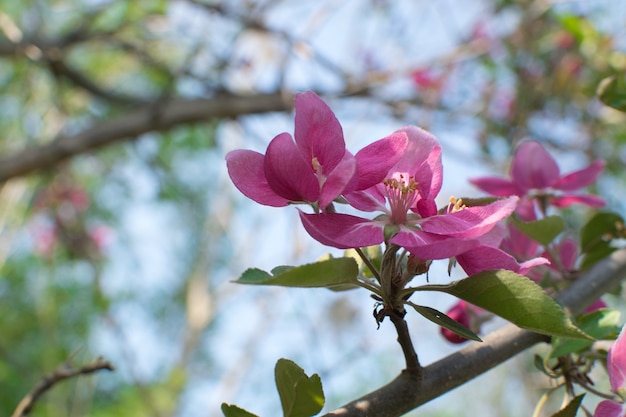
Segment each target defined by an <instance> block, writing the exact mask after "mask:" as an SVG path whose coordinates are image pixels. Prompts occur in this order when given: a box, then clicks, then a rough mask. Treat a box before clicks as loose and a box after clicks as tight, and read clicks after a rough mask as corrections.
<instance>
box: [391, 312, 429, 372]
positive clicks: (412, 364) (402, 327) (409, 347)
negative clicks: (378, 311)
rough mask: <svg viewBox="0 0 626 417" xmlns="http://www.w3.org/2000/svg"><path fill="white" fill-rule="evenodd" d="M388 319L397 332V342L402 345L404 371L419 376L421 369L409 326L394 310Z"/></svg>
mask: <svg viewBox="0 0 626 417" xmlns="http://www.w3.org/2000/svg"><path fill="white" fill-rule="evenodd" d="M389 319H390V320H391V322H392V323H393V325H394V326H395V327H396V332H397V333H398V343H399V344H400V346H401V347H402V353H403V354H404V360H405V361H406V371H407V372H408V373H410V374H412V375H417V376H419V374H420V371H421V369H422V367H421V365H420V362H419V359H418V358H417V353H415V348H414V347H413V342H412V341H411V335H409V327H408V326H407V324H406V320H404V318H403V317H401V316H400V315H399V314H397V313H396V312H395V311H394V312H392V313H391V314H389Z"/></svg>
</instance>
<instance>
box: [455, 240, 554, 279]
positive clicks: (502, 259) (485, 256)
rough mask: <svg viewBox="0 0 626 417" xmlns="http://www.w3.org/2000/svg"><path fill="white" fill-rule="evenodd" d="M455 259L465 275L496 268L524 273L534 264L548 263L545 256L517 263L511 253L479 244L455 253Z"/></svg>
mask: <svg viewBox="0 0 626 417" xmlns="http://www.w3.org/2000/svg"><path fill="white" fill-rule="evenodd" d="M456 260H457V262H458V263H459V265H461V267H462V268H463V270H464V271H465V272H466V273H467V275H474V274H477V273H479V272H482V271H493V270H498V269H508V270H509V271H513V272H517V273H518V274H521V275H524V274H525V273H526V272H528V270H529V269H530V268H532V267H534V266H537V265H545V264H548V263H550V262H549V261H548V260H547V259H545V258H534V259H531V260H529V261H526V262H523V263H521V264H519V263H518V262H517V261H516V260H515V258H513V257H512V256H511V255H509V254H508V253H506V252H504V251H503V250H501V249H498V248H495V247H492V246H479V247H477V248H474V249H471V250H469V251H467V252H464V253H462V254H460V255H457V257H456Z"/></svg>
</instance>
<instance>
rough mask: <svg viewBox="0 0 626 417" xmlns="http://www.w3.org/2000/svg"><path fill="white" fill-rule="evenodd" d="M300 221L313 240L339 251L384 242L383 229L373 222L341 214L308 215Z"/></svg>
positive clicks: (301, 212) (304, 215)
mask: <svg viewBox="0 0 626 417" xmlns="http://www.w3.org/2000/svg"><path fill="white" fill-rule="evenodd" d="M298 211H299V212H300V220H302V224H303V225H304V228H305V229H306V231H307V232H308V233H309V235H311V237H313V239H315V240H317V241H318V242H320V243H322V244H324V245H326V246H332V247H335V248H339V249H349V248H361V247H365V246H372V245H378V244H380V243H382V242H383V240H384V237H383V228H382V226H381V225H378V224H376V223H374V222H373V221H371V220H368V219H363V218H361V217H356V216H351V215H349V214H340V213H321V214H307V213H304V212H303V211H301V210H298Z"/></svg>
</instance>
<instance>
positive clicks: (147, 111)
mask: <svg viewBox="0 0 626 417" xmlns="http://www.w3.org/2000/svg"><path fill="white" fill-rule="evenodd" d="M291 103H292V98H291V97H286V96H284V95H281V94H280V93H274V94H259V95H255V96H247V97H243V96H235V95H232V94H219V95H216V96H214V97H212V98H208V99H194V100H186V99H175V100H171V101H167V102H164V103H156V104H150V105H146V106H144V107H142V108H139V109H137V110H135V111H132V112H129V113H126V114H123V115H121V116H118V117H117V118H114V119H111V120H107V121H103V122H100V123H98V124H96V125H95V126H93V127H91V128H88V129H86V130H84V131H83V132H81V133H78V134H76V135H60V136H58V137H57V138H56V139H55V140H53V141H52V142H50V143H47V144H44V145H40V146H36V147H29V148H26V149H24V150H22V151H19V152H17V153H15V154H14V155H10V156H6V157H3V158H0V183H2V182H4V181H6V180H8V179H9V178H13V177H16V176H22V175H26V174H30V173H32V172H33V171H36V170H38V169H44V168H51V167H53V166H55V165H56V164H58V163H60V162H61V161H63V160H65V159H67V158H71V157H73V156H76V155H79V154H82V153H85V152H88V151H91V150H94V149H97V148H101V147H104V146H107V145H110V144H112V143H115V142H119V141H122V140H132V139H136V138H137V137H138V136H139V135H141V134H143V133H147V132H155V131H164V130H168V129H171V128H173V127H175V126H178V125H182V124H189V123H197V122H206V121H209V120H211V119H214V118H219V119H232V118H236V117H239V116H244V115H247V114H255V113H267V112H277V111H289V110H290V109H291Z"/></svg>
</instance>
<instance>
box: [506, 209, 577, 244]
mask: <svg viewBox="0 0 626 417" xmlns="http://www.w3.org/2000/svg"><path fill="white" fill-rule="evenodd" d="M511 221H512V222H513V225H514V226H515V227H516V228H517V229H518V230H519V231H520V232H522V233H524V234H525V235H526V236H528V237H529V238H531V239H533V240H535V241H537V242H539V243H541V244H542V245H543V246H547V245H549V244H550V243H552V241H553V240H554V239H555V238H556V237H557V236H558V235H559V234H561V232H562V231H563V230H565V220H563V218H562V217H560V216H547V217H544V218H543V219H539V220H535V221H532V222H523V221H521V220H519V219H517V218H515V216H513V217H511Z"/></svg>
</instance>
